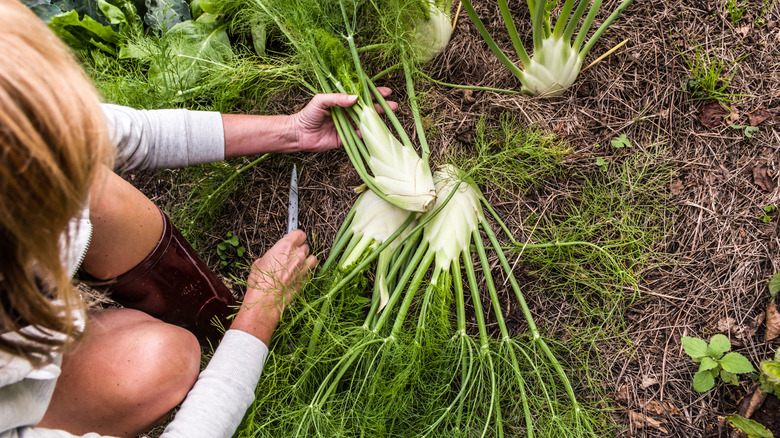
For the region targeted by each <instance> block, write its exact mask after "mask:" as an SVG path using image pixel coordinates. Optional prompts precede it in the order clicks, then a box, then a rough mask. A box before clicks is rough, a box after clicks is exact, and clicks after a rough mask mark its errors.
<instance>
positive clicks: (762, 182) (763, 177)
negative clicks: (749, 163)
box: [753, 163, 776, 192]
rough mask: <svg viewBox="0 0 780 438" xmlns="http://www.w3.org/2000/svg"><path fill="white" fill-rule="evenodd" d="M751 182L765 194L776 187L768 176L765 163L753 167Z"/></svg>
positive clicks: (767, 168)
mask: <svg viewBox="0 0 780 438" xmlns="http://www.w3.org/2000/svg"><path fill="white" fill-rule="evenodd" d="M753 181H754V182H755V183H756V185H758V186H759V187H761V189H762V190H764V191H765V192H771V191H772V190H774V188H775V187H776V184H775V182H774V180H772V178H771V177H770V176H769V166H767V164H766V163H758V164H756V165H754V166H753Z"/></svg>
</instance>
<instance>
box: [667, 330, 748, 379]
mask: <svg viewBox="0 0 780 438" xmlns="http://www.w3.org/2000/svg"><path fill="white" fill-rule="evenodd" d="M682 345H683V348H684V349H685V353H687V354H688V356H690V357H691V359H693V361H694V362H698V363H700V365H699V371H698V372H697V373H696V374H695V375H694V376H693V389H695V390H696V392H707V391H709V390H710V389H712V388H713V387H714V386H715V377H718V376H720V379H721V380H723V381H724V382H726V383H729V384H731V385H736V384H737V381H738V378H737V374H744V373H752V372H754V371H756V370H755V368H753V365H751V364H750V362H749V361H748V360H747V359H746V358H745V356H743V355H741V354H739V353H733V352H732V353H728V354H725V353H726V352H727V351H729V350H731V342H729V339H728V338H727V337H726V336H724V335H721V334H717V335H715V336H713V337H712V339H710V343H709V345H707V342H705V341H704V340H702V339H699V338H692V337H689V336H685V337H683V338H682ZM724 354H725V355H724Z"/></svg>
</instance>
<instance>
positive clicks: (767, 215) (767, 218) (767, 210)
mask: <svg viewBox="0 0 780 438" xmlns="http://www.w3.org/2000/svg"><path fill="white" fill-rule="evenodd" d="M775 211H777V207H776V206H775V205H774V204H770V205H767V206H766V207H764V214H762V215H761V216H759V219H761V220H762V221H764V223H769V221H771V220H772V216H771V214H772V213H774V212H775Z"/></svg>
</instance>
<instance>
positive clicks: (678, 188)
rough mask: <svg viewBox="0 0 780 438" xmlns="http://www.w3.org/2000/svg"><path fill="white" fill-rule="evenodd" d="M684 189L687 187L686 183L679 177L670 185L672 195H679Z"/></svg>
mask: <svg viewBox="0 0 780 438" xmlns="http://www.w3.org/2000/svg"><path fill="white" fill-rule="evenodd" d="M683 189H685V184H683V182H682V181H680V180H679V179H678V180H674V181H672V185H671V187H670V190H671V192H672V195H679V194H680V193H681V192H682V191H683Z"/></svg>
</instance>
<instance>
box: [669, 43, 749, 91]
mask: <svg viewBox="0 0 780 438" xmlns="http://www.w3.org/2000/svg"><path fill="white" fill-rule="evenodd" d="M675 48H676V49H677V53H679V54H680V56H682V59H683V61H684V62H685V65H687V66H688V69H689V70H690V77H689V78H688V80H687V81H686V82H685V83H684V84H683V90H684V91H688V92H690V93H691V95H692V96H693V100H706V99H715V100H717V101H718V102H721V103H722V102H736V101H737V100H738V99H736V98H737V97H747V96H746V95H742V94H731V93H728V92H727V91H726V89H727V88H728V87H729V85H731V80H732V79H733V78H734V75H735V74H736V73H737V66H738V63H739V61H740V60H741V59H742V58H740V59H737V60H736V61H732V62H728V61H725V60H723V58H721V57H719V56H717V55H710V53H709V52H707V51H706V50H705V49H702V48H701V47H699V46H696V47H694V48H693V54H692V55H686V54H685V53H684V52H683V51H682V50H680V48H679V47H677V45H676V44H675ZM731 65H734V66H735V67H734V69H733V71H732V72H731V75H730V76H724V75H723V73H724V70H726V68H727V67H729V66H731Z"/></svg>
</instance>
